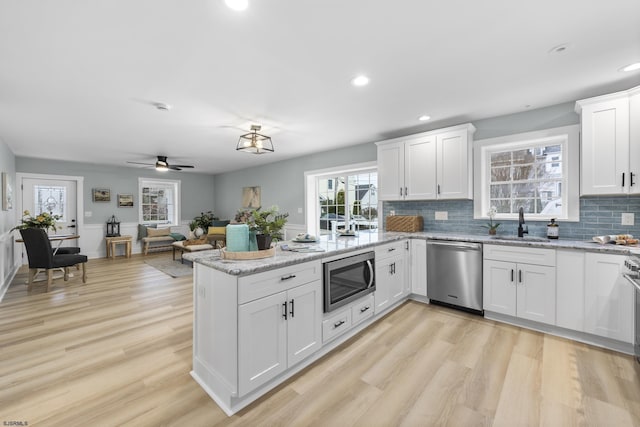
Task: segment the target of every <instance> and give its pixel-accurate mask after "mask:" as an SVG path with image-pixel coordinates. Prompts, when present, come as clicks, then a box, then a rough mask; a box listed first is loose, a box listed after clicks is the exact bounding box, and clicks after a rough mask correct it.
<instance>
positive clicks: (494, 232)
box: [489, 228, 497, 236]
mask: <svg viewBox="0 0 640 427" xmlns="http://www.w3.org/2000/svg"><path fill="white" fill-rule="evenodd" d="M496 232H497V230H496V229H495V228H490V229H489V236H495V235H496Z"/></svg>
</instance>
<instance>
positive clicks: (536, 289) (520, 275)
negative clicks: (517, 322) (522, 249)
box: [516, 264, 556, 325]
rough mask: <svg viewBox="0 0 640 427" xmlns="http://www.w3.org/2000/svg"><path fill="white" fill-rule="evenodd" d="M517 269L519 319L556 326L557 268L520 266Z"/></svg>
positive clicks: (517, 310)
mask: <svg viewBox="0 0 640 427" xmlns="http://www.w3.org/2000/svg"><path fill="white" fill-rule="evenodd" d="M517 269H518V271H517V278H516V283H517V284H518V285H517V304H516V313H517V315H518V317H520V318H522V319H529V320H534V321H536V322H541V323H546V324H549V325H555V322H556V276H555V271H556V269H555V267H547V266H542V265H531V264H518V265H517Z"/></svg>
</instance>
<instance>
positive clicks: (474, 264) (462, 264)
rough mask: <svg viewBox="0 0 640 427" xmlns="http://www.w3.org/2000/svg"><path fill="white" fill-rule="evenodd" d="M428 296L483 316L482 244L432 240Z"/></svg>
mask: <svg viewBox="0 0 640 427" xmlns="http://www.w3.org/2000/svg"><path fill="white" fill-rule="evenodd" d="M427 297H428V298H429V300H431V301H434V302H439V303H443V304H444V305H451V306H455V307H459V308H463V309H465V310H467V311H473V312H476V313H482V245H481V244H479V243H466V242H449V241H439V240H430V241H428V242H427Z"/></svg>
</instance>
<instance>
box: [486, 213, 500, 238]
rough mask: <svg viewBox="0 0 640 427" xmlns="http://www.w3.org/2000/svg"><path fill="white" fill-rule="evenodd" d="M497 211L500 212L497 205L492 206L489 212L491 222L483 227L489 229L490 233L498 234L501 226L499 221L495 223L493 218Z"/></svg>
mask: <svg viewBox="0 0 640 427" xmlns="http://www.w3.org/2000/svg"><path fill="white" fill-rule="evenodd" d="M497 213H498V210H497V209H496V207H495V206H491V209H489V212H487V216H488V217H489V223H488V224H487V225H483V227H484V228H487V229H488V230H489V234H496V231H497V230H498V227H500V223H499V222H497V223H495V224H494V223H493V219H494V218H495V217H496V214H497Z"/></svg>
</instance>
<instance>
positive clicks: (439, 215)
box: [436, 211, 449, 221]
mask: <svg viewBox="0 0 640 427" xmlns="http://www.w3.org/2000/svg"><path fill="white" fill-rule="evenodd" d="M448 219H449V212H447V211H443V212H438V211H436V221H447V220H448Z"/></svg>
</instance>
